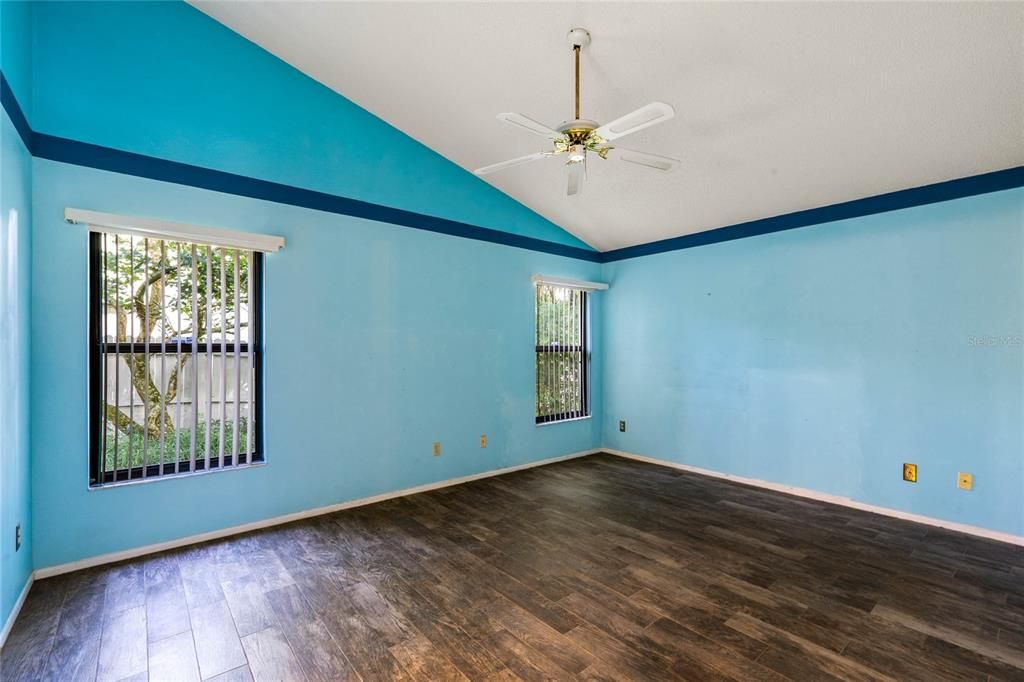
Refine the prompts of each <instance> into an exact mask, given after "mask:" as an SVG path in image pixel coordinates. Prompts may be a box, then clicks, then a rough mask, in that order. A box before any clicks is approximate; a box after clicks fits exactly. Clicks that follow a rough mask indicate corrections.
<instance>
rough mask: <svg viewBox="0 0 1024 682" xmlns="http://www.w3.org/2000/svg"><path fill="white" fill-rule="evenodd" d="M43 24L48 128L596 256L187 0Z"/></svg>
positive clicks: (48, 9)
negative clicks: (568, 247)
mask: <svg viewBox="0 0 1024 682" xmlns="http://www.w3.org/2000/svg"><path fill="white" fill-rule="evenodd" d="M35 19H36V20H35V40H36V45H37V49H36V52H37V58H36V59H35V60H34V62H33V70H34V79H35V82H36V88H35V94H34V97H35V99H34V102H33V112H32V116H31V123H32V126H33V128H34V129H35V130H36V131H37V132H40V133H45V134H47V135H55V136H59V137H64V138H70V139H73V140H78V141H81V142H89V143H92V144H97V145H102V146H106V147H112V148H115V149H120V150H125V151H131V152H136V153H139V154H145V155H149V156H155V157H158V158H161V159H168V160H172V161H179V162H183V163H188V164H193V165H197V166H202V167H205V168H212V169H216V170H222V171H227V172H231V173H238V174H241V175H246V176H250V177H255V178H259V179H262V180H270V181H274V182H280V183H284V184H287V185H293V186H297V187H301V188H305V189H311V190H317V191H321V192H327V193H330V194H336V195H341V196H344V197H348V198H352V199H359V200H363V201H368V202H373V203H376V204H382V205H385V206H389V207H393V208H400V209H405V210H409V211H415V212H418V213H423V214H427V215H431V216H438V217H443V218H447V219H449V220H456V221H460V222H465V223H470V224H472V225H477V226H480V227H485V228H491V229H496V230H501V231H504V232H509V233H513V234H519V235H524V236H529V237H534V238H538V239H543V240H546V241H552V242H557V243H560V244H567V245H572V246H577V247H583V248H587V249H589V247H587V246H586V245H585V244H583V243H582V242H580V241H579V240H578V239H576V238H575V237H573V236H572V235H570V234H569V233H567V232H565V231H564V230H562V229H561V228H559V227H558V226H556V225H554V224H553V223H551V222H549V221H548V220H546V219H544V218H542V217H541V216H539V215H538V214H536V213H534V212H533V211H531V210H529V209H528V208H526V207H524V206H523V205H522V204H519V203H518V202H516V201H515V200H513V199H512V198H511V197H509V196H507V195H505V194H503V193H502V192H500V191H498V190H496V189H494V188H493V187H491V186H490V185H488V184H487V183H485V182H483V181H482V180H480V179H479V178H477V177H476V176H474V175H473V174H472V173H469V172H467V171H465V170H463V169H462V168H460V167H458V166H456V165H455V164H454V163H451V162H450V161H448V160H447V159H445V158H444V157H442V156H441V155H439V154H437V153H436V152H434V151H432V150H430V149H428V148H427V147H425V146H423V145H422V144H420V143H419V142H416V141H415V140H413V139H412V138H410V137H408V136H406V135H404V134H402V133H400V132H399V131H397V130H396V129H394V128H393V127H391V126H390V125H388V124H387V123H385V122H384V121H381V120H380V119H378V118H376V117H374V116H373V115H372V114H370V113H369V112H367V111H365V110H364V109H362V108H360V107H359V106H357V105H356V104H353V103H352V102H350V101H349V100H347V99H345V98H344V97H341V96H339V95H338V94H337V93H335V92H334V91H333V90H330V89H329V88H327V87H325V86H323V85H321V84H319V83H317V82H316V81H314V80H313V79H311V78H309V77H307V76H305V75H304V74H302V73H301V72H299V71H297V70H296V69H294V68H292V67H291V66H289V65H288V64H286V63H284V62H282V61H281V60H279V59H277V58H276V57H274V56H273V55H271V54H270V53H268V52H266V51H265V50H263V49H262V48H260V47H258V46H256V45H255V44H253V43H251V42H249V41H248V40H246V39H245V38H243V37H241V36H239V35H237V34H236V33H234V32H232V31H231V30H230V29H228V28H226V27H224V26H223V25H221V24H219V23H217V22H216V21H214V20H213V19H210V18H209V17H207V16H206V15H205V14H202V13H201V12H199V11H198V10H196V9H194V8H192V7H190V6H189V5H186V4H185V3H183V2H54V3H41V4H40V5H39V6H38V7H37V8H36V17H35ZM69 36H88V39H87V41H84V39H83V40H77V39H69ZM85 42H87V43H88V47H87V48H86V47H85ZM367 68H369V66H368V65H367Z"/></svg>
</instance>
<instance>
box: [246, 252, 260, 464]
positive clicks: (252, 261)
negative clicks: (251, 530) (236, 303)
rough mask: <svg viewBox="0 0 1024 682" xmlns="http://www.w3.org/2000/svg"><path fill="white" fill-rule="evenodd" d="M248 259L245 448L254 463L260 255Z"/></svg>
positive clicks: (252, 255)
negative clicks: (255, 321) (255, 299)
mask: <svg viewBox="0 0 1024 682" xmlns="http://www.w3.org/2000/svg"><path fill="white" fill-rule="evenodd" d="M248 254H249V255H248V260H247V261H246V265H247V268H246V272H247V273H248V274H247V277H246V279H247V281H248V285H249V287H248V293H247V295H246V304H245V320H246V324H247V325H248V327H247V329H248V330H249V331H248V332H247V333H246V336H247V337H248V339H249V413H248V419H246V421H245V424H246V427H245V428H246V431H245V449H246V450H247V451H248V453H249V457H248V458H247V459H248V461H249V463H250V464H252V456H253V454H255V452H256V444H255V443H254V442H253V418H254V417H255V414H256V413H255V411H254V410H253V401H254V400H255V399H256V343H257V341H258V339H257V338H256V336H255V334H254V330H255V327H254V326H253V323H252V321H253V319H255V315H256V311H255V308H254V307H253V291H254V290H255V286H256V285H255V283H254V282H253V275H254V273H255V267H256V259H257V258H258V257H259V256H257V255H256V253H255V252H254V251H249V252H248Z"/></svg>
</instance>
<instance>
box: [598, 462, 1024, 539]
mask: <svg viewBox="0 0 1024 682" xmlns="http://www.w3.org/2000/svg"><path fill="white" fill-rule="evenodd" d="M602 452H607V453H608V454H610V455H615V456H617V457H625V458H626V459H635V460H637V461H640V462H647V463H648V464H657V465H659V466H664V467H671V468H673V469H679V470H681V471H689V472H692V473H695V474H702V475H704V476H712V477H714V478H721V479H725V480H727V481H734V482H736V483H742V484H743V485H749V486H754V487H755V488H765V489H767V490H774V491H776V492H780V493H787V494H789V495H796V496H797V497H805V498H807V499H810V500H817V501H819V502H828V503H830V504H837V505H840V506H842V507H850V508H851V509H860V510H861V511H866V512H871V513H873V514H881V515H882V516H891V517H893V518H897V519H903V520H904V521H914V522H915V523H923V524H925V525H928V526H936V527H938V528H945V529H947V530H955V531H958V532H960V533H967V534H969V535H976V536H978V537H982V538H986V539H988V540H996V541H998V542H1006V543H1009V544H1011V545H1020V546H1022V547H1024V536H1020V535H1012V534H1010V533H1003V532H1000V531H997V530H989V529H988V528H981V527H979V526H971V525H968V524H966V523H957V522H956V521H945V520H943V519H936V518H932V517H931V516H922V515H920V514H911V513H910V512H904V511H899V510H898V509H891V508H889V507H878V506H875V505H873V504H865V503H863V502H857V501H856V500H853V499H850V498H849V497H840V496H839V495H829V494H828V493H822V492H818V491H817V490H811V489H810V488H798V487H796V486H791V485H783V484H782V483H772V482H771V481H762V480H760V479H757V478H746V477H744V476H734V475H733V474H725V473H722V472H720V471H713V470H711V469H701V468H700V467H695V466H690V465H688V464H679V463H678V462H670V461H668V460H664V459H657V458H656V457H647V456H645V455H636V454H633V453H632V452H623V451H622V450H611V449H609V448H604V449H603V450H602Z"/></svg>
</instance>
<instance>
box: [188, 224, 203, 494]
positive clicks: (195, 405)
mask: <svg viewBox="0 0 1024 682" xmlns="http://www.w3.org/2000/svg"><path fill="white" fill-rule="evenodd" d="M190 249H191V255H192V437H191V439H190V440H191V443H190V445H191V447H190V449H189V455H188V458H189V473H193V474H194V473H195V471H196V447H197V445H196V440H198V436H197V432H198V431H199V333H200V331H201V330H200V328H199V325H200V320H199V250H198V249H196V245H195V244H192V245H191V247H190Z"/></svg>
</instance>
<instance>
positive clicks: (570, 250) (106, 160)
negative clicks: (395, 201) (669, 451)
mask: <svg viewBox="0 0 1024 682" xmlns="http://www.w3.org/2000/svg"><path fill="white" fill-rule="evenodd" d="M32 139H33V151H32V153H33V155H34V156H36V157H39V158H41V159H48V160H50V161H60V162H62V163H70V164H73V165H76V166H85V167H88V168H96V169H98V170H106V171H113V172H115V173H124V174H126V175H134V176H137V177H142V178H149V179H150V180H162V181H164V182H173V183H175V184H178V185H186V186H189V187H198V188H200V189H208V190H213V191H215V192H225V193H227V194H234V195H236V196H242V197H249V198H252V199H262V200H264V201H273V202H275V203H279V204H287V205H289V206H299V207H301V208H311V209H315V210H318V211H326V212H328V213H336V214H339V215H347V216H353V217H355V218H364V219H366V220H374V221H377V222H381V223H390V224H392V225H403V226H405V227H412V228H415V229H417V230H427V231H429V232H437V233H440V234H447V235H451V236H454V237H464V238H466V239H476V240H478V241H484V242H491V243H494V244H504V245H506V246H514V247H518V248H521V249H529V250H531V251H540V252H543V253H550V254H554V255H557V256H567V257H569V258H576V259H579V260H586V261H591V262H594V263H600V262H601V254H600V253H599V252H597V251H589V250H587V249H582V248H579V247H576V246H569V245H567V244H558V243H556V242H549V241H546V240H543V239H536V238H535V237H526V236H523V235H518V234H512V233H509V232H502V231H501V230H495V229H491V228H487V227H478V226H476V225H470V224H468V223H460V222H457V221H455V220H448V219H447V218H438V217H435V216H429V215H425V214H422V213H414V212H412V211H406V210H403V209H399V208H391V207H389V206H382V205H380V204H374V203H370V202H366V201H360V200H358V199H350V198H348V197H342V196H338V195H335V194H328V193H326V192H317V191H315V190H310V189H303V188H301V187H294V186H292V185H285V184H282V183H279V182H271V181H269V180H260V179H258V178H251V177H247V176H244V175H237V174H235V173H228V172H225V171H219V170H214V169H212V168H203V167H201V166H193V165H190V164H187V163H180V162H178V161H168V160H166V159H158V158H155V157H152V156H145V155H143V154H135V153H134V152H126V151H122V150H119V149H112V148H110V147H101V146H99V145H95V144H90V143H87V142H78V141H76V140H69V139H66V138H63V137H55V136H53V135H47V134H45V133H38V132H37V133H34V134H33V137H32Z"/></svg>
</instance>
